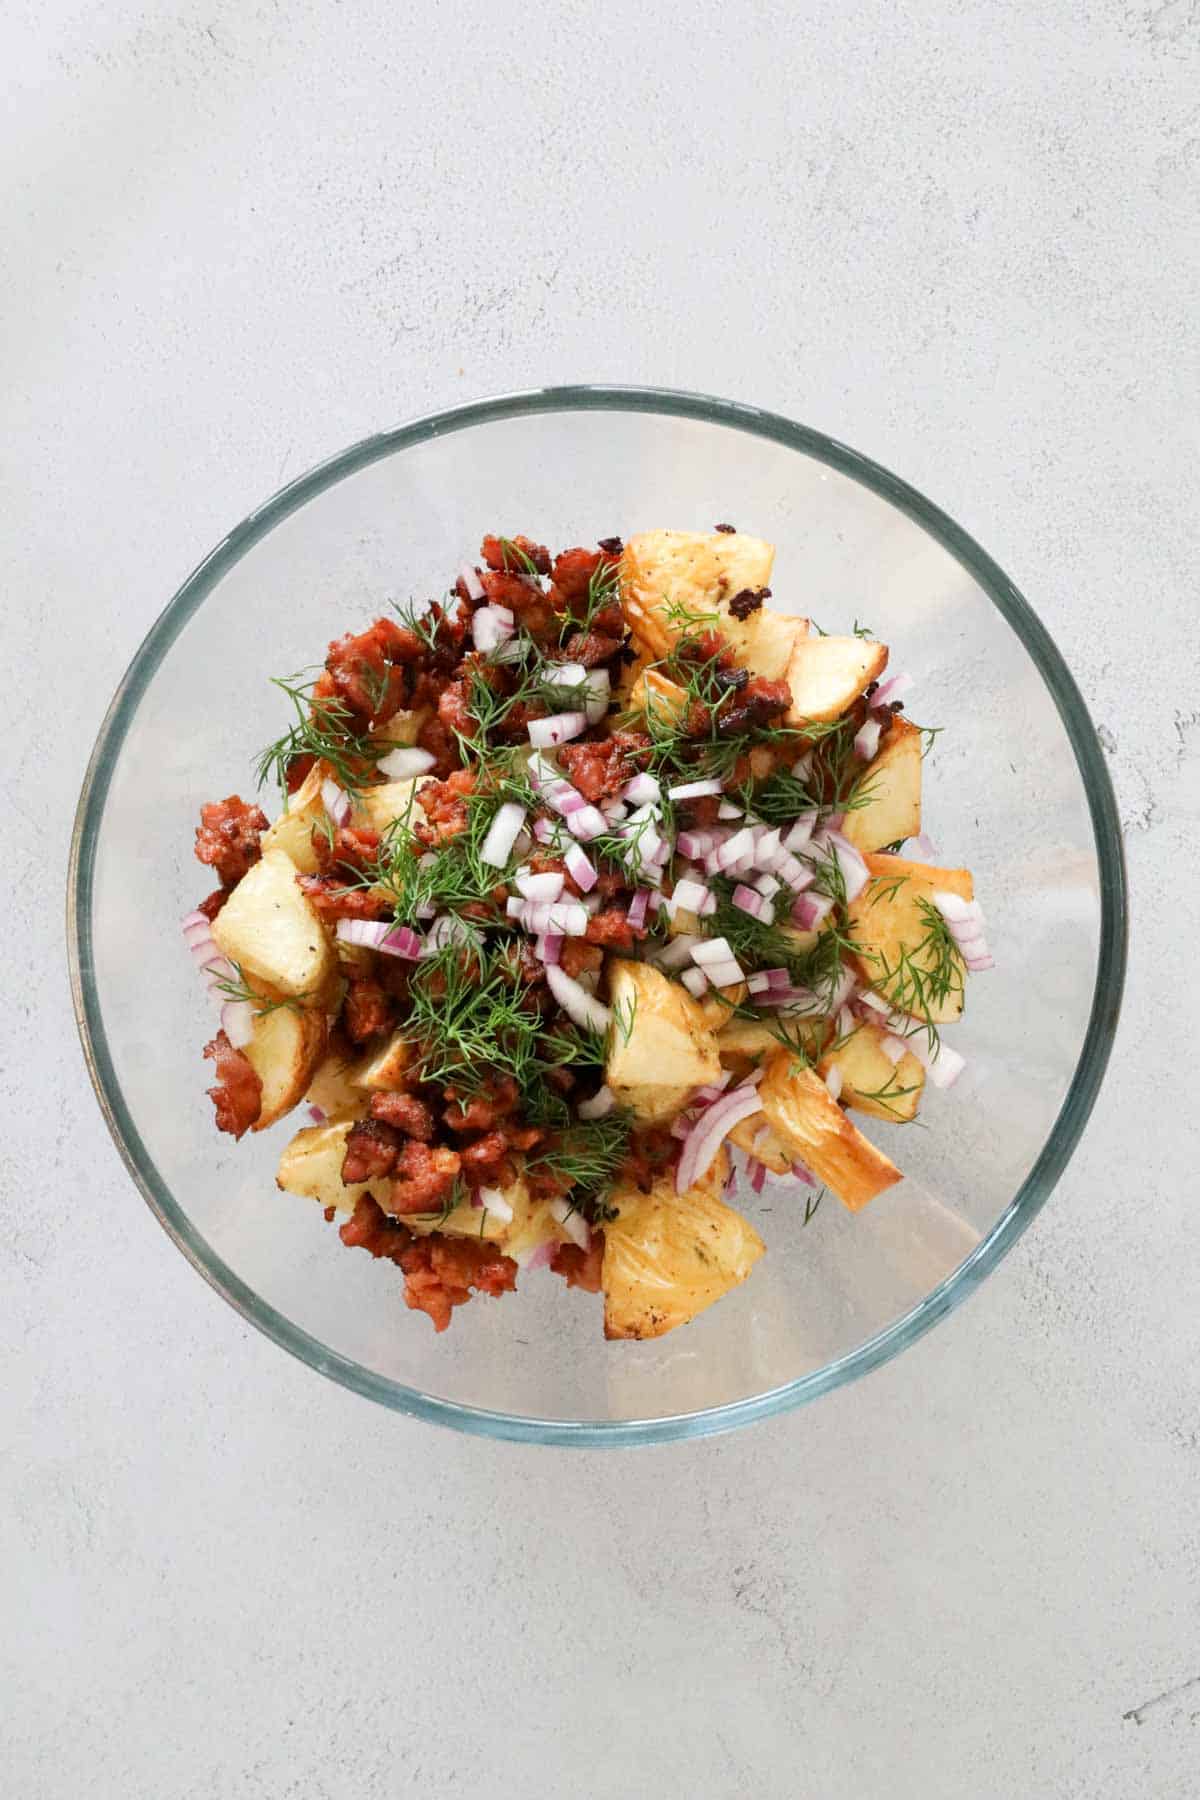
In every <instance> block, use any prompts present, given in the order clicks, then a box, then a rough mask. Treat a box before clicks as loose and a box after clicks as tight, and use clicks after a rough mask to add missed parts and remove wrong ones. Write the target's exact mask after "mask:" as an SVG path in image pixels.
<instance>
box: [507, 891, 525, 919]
mask: <svg viewBox="0 0 1200 1800" xmlns="http://www.w3.org/2000/svg"><path fill="white" fill-rule="evenodd" d="M527 905H528V902H527V901H525V900H522V898H521V896H520V895H519V894H510V895H509V897H508V899H507V900H506V901H505V902H504V912H505V916H506V918H509V919H523V918H524V917H525V908H526V906H527Z"/></svg>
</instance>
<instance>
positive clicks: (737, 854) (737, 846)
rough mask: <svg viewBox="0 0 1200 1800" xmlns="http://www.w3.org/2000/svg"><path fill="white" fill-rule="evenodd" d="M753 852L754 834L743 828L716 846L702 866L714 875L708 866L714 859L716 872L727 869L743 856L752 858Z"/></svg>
mask: <svg viewBox="0 0 1200 1800" xmlns="http://www.w3.org/2000/svg"><path fill="white" fill-rule="evenodd" d="M754 851H755V841H754V833H753V832H752V831H751V830H750V829H749V828H748V827H745V826H743V828H742V830H741V831H735V832H733V833H732V834H731V835H730V836H729V837H727V838H726V839H725V842H724V843H723V844H718V845H717V847H716V849H715V850H714V851H713V853H712V856H711V857H709V858H707V859H706V860H705V864H704V866H705V868H706V869H708V870H709V873H710V874H712V873H714V872H715V871H714V870H712V869H711V868H710V867H709V865H710V863H711V862H712V860H713V858H714V857H715V859H716V867H717V869H718V870H724V869H729V868H731V867H732V866H733V864H734V863H735V862H738V861H739V860H740V858H742V857H743V856H753V855H754Z"/></svg>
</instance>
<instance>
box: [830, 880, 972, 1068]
mask: <svg viewBox="0 0 1200 1800" xmlns="http://www.w3.org/2000/svg"><path fill="white" fill-rule="evenodd" d="M877 879H881V878H877ZM901 879H903V878H901ZM872 897H874V896H872ZM917 910H918V912H919V913H920V915H921V920H922V924H923V925H924V936H923V937H922V938H921V939H920V940H919V941H918V942H917V943H915V944H904V945H901V946H900V948H899V950H898V951H897V952H896V955H895V958H894V959H893V958H890V957H888V956H887V955H886V954H885V953H884V952H882V951H880V950H874V949H872V948H871V947H870V946H859V945H854V946H853V948H854V950H855V952H856V954H857V955H858V956H860V957H861V958H863V959H864V960H865V961H867V962H869V963H870V964H871V965H872V967H873V980H872V985H873V986H874V987H875V988H876V989H877V990H878V991H879V992H880V993H881V994H883V995H884V996H885V997H886V998H887V999H888V1000H889V1001H890V1002H891V1004H892V1005H893V1006H894V1007H895V1009H896V1010H897V1012H902V1013H907V1014H908V1015H909V1016H910V1018H912V1020H913V1021H914V1028H913V1031H912V1032H909V1033H907V1034H906V1035H908V1036H912V1035H914V1034H915V1032H917V1031H924V1032H925V1034H926V1037H927V1040H928V1043H929V1048H930V1050H931V1051H932V1052H935V1053H936V1051H937V1048H938V1044H939V1042H940V1039H939V1035H938V1029H937V1023H936V1021H935V1019H934V1017H933V1015H934V1013H935V1012H941V1011H942V1009H943V1007H944V1006H945V1004H946V1002H947V1000H949V999H951V998H952V997H953V996H955V995H958V996H959V997H960V998H961V997H962V995H963V994H964V993H965V986H964V972H965V968H966V965H965V963H964V962H963V956H962V952H961V950H960V949H959V947H958V944H957V943H956V942H955V938H954V934H953V932H952V931H951V930H950V927H949V925H948V924H947V923H946V921H945V919H944V918H943V917H942V915H941V913H940V912H939V911H938V909H937V907H936V906H934V905H933V903H932V901H930V900H927V899H925V898H924V897H923V896H921V897H919V898H918V900H917Z"/></svg>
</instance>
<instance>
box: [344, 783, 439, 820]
mask: <svg viewBox="0 0 1200 1800" xmlns="http://www.w3.org/2000/svg"><path fill="white" fill-rule="evenodd" d="M428 780H429V776H428V775H417V776H416V777H414V778H413V779H412V780H409V781H384V782H382V783H381V784H380V785H379V786H378V787H369V788H364V789H363V792H362V799H361V800H360V801H359V803H358V805H357V806H356V807H355V809H354V818H355V821H356V823H358V824H361V825H366V826H368V827H369V828H370V829H371V830H372V831H381V832H382V831H386V830H387V828H388V826H389V825H394V824H395V823H396V820H397V819H406V820H407V819H410V818H411V817H412V813H413V805H414V802H415V800H416V797H417V790H418V788H422V787H424V785H425V783H426V782H427V781H428ZM417 817H418V818H419V819H420V818H423V817H424V814H423V813H418V814H417Z"/></svg>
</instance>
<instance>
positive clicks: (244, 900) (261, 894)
mask: <svg viewBox="0 0 1200 1800" xmlns="http://www.w3.org/2000/svg"><path fill="white" fill-rule="evenodd" d="M213 937H214V938H215V939H216V941H217V945H218V948H219V949H220V950H221V951H222V953H223V954H224V955H225V956H227V957H229V959H230V961H231V962H235V963H237V964H238V965H239V967H240V968H241V969H242V971H243V972H244V973H245V974H246V975H249V976H254V977H257V979H258V980H259V981H263V982H265V983H266V984H267V986H268V987H270V988H274V989H275V990H276V991H277V992H278V993H280V994H284V995H287V996H288V997H289V998H291V999H304V1000H306V1001H307V1002H308V1004H309V1005H311V1006H319V1005H321V1004H322V1002H323V1000H324V998H325V997H326V995H327V992H328V989H329V987H330V985H331V984H332V982H333V981H335V980H336V978H337V958H336V957H335V956H334V953H333V944H332V941H331V939H330V936H329V933H328V932H327V931H326V929H325V927H324V926H323V925H322V923H321V921H320V919H319V918H318V917H317V914H316V911H315V909H314V908H313V907H312V906H311V905H310V904H309V901H308V899H307V897H306V896H305V894H304V893H303V892H302V890H301V888H300V886H299V883H298V882H297V880H296V865H295V864H294V863H293V861H292V859H291V857H290V856H287V855H286V854H285V853H284V852H283V851H282V850H267V851H266V852H265V853H264V854H263V856H262V858H261V860H260V861H259V862H256V863H255V865H254V867H253V868H252V869H250V870H249V871H248V872H247V874H245V875H244V876H243V877H242V879H241V881H239V882H238V884H237V886H236V887H235V888H234V890H233V892H232V894H230V896H229V898H228V900H227V901H226V902H225V904H224V906H223V907H222V908H221V910H220V912H219V913H218V914H217V916H216V918H215V919H214V920H213Z"/></svg>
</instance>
